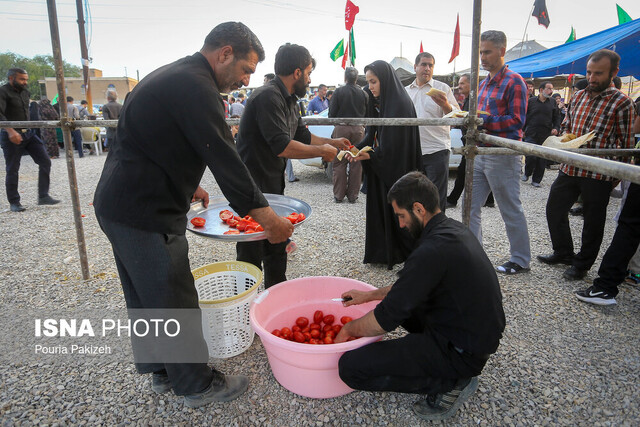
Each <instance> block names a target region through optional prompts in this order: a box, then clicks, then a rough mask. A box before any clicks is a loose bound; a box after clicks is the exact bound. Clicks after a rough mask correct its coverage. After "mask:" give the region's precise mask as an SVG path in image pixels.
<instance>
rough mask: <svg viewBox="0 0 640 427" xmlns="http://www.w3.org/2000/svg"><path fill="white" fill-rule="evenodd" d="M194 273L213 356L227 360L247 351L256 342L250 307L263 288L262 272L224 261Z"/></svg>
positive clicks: (251, 267) (206, 333)
mask: <svg viewBox="0 0 640 427" xmlns="http://www.w3.org/2000/svg"><path fill="white" fill-rule="evenodd" d="M192 274H193V278H194V280H195V285H196V289H197V291H198V298H199V299H200V309H201V310H202V330H203V333H204V338H205V340H206V342H207V346H208V348H209V356H210V357H215V358H227V357H233V356H237V355H238V354H240V353H242V352H244V351H245V350H246V349H248V348H249V347H250V346H251V343H252V342H253V337H254V332H253V329H251V325H250V324H249V306H250V305H251V301H253V299H254V298H255V296H256V295H257V293H258V291H259V290H261V289H262V288H263V286H262V271H260V269H259V268H257V267H256V266H254V265H253V264H249V263H246V262H241V261H224V262H216V263H213V264H208V265H205V266H203V267H200V268H197V269H195V270H193V271H192Z"/></svg>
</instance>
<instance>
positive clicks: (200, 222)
mask: <svg viewBox="0 0 640 427" xmlns="http://www.w3.org/2000/svg"><path fill="white" fill-rule="evenodd" d="M206 222H207V220H206V219H204V218H200V217H199V216H197V217H195V218H193V219H192V220H191V224H193V226H194V227H204V224H205V223H206Z"/></svg>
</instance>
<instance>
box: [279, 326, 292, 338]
mask: <svg viewBox="0 0 640 427" xmlns="http://www.w3.org/2000/svg"><path fill="white" fill-rule="evenodd" d="M280 333H281V334H282V337H283V338H285V339H289V338H291V336H292V335H293V333H292V332H291V329H289V328H286V327H285V328H282V329H280Z"/></svg>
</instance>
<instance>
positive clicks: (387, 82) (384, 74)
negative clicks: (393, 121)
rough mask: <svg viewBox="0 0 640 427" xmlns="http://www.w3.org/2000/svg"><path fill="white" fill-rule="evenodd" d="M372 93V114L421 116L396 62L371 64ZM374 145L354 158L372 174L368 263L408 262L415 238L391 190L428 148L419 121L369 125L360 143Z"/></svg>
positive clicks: (368, 73)
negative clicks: (422, 147) (398, 213)
mask: <svg viewBox="0 0 640 427" xmlns="http://www.w3.org/2000/svg"><path fill="white" fill-rule="evenodd" d="M364 70H365V73H366V78H367V83H368V85H369V87H368V88H366V89H365V91H366V92H367V94H368V95H369V108H368V112H367V116H368V117H379V118H391V117H398V118H415V117H416V111H415V109H414V107H413V103H412V102H411V99H410V98H409V95H407V92H406V91H405V89H404V87H403V86H402V83H400V80H398V77H397V76H396V74H395V71H394V70H393V68H391V65H389V64H388V63H387V62H385V61H375V62H373V63H372V64H369V65H367V66H366V67H365V69H364ZM367 145H369V146H371V147H373V149H374V151H373V152H369V153H363V154H360V155H359V156H358V157H356V158H355V159H352V161H360V160H362V161H363V164H362V166H363V170H364V173H365V175H366V179H367V223H366V240H365V250H364V263H365V264H367V263H374V264H386V265H387V267H388V268H389V269H391V267H393V265H394V264H399V263H402V262H404V260H405V259H406V258H407V256H408V255H409V253H410V252H411V250H412V249H413V243H414V242H413V239H412V238H411V236H410V235H409V233H408V232H407V231H405V230H401V229H400V226H399V225H398V219H397V218H396V216H395V214H394V213H393V209H392V207H391V205H390V204H389V203H387V192H388V191H389V189H390V188H391V186H392V185H393V184H394V183H395V182H396V181H397V180H398V179H399V178H400V177H401V176H403V175H404V174H406V173H407V172H411V171H415V170H420V161H421V158H422V152H421V150H420V134H419V133H418V127H417V126H368V127H367V131H366V134H365V137H364V139H363V140H362V141H361V142H360V144H358V146H357V147H358V148H359V149H360V148H363V147H365V146H367Z"/></svg>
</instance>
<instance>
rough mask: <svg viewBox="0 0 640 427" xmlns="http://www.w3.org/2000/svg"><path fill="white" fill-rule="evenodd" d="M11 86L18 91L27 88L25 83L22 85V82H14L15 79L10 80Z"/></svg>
mask: <svg viewBox="0 0 640 427" xmlns="http://www.w3.org/2000/svg"><path fill="white" fill-rule="evenodd" d="M11 86H13V87H14V88H15V89H17V90H18V91H23V90H25V89H26V88H27V85H23V84H20V83H18V82H15V81H14V82H11Z"/></svg>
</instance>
